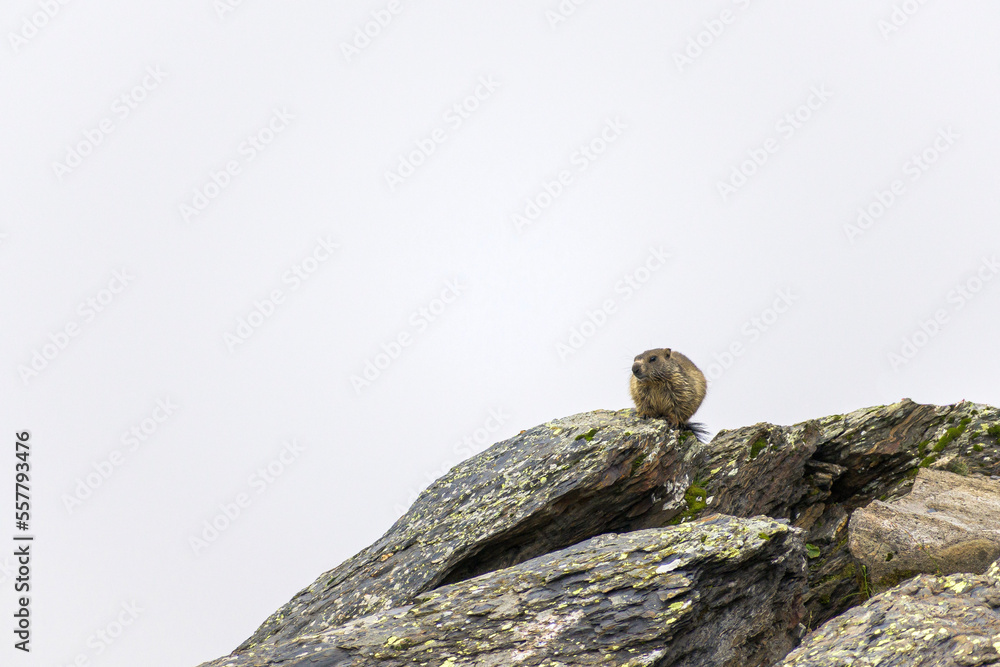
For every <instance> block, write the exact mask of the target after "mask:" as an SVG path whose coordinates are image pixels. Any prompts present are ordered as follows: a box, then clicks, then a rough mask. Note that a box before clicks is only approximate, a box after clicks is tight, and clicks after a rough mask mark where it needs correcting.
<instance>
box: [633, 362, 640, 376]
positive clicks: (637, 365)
mask: <svg viewBox="0 0 1000 667" xmlns="http://www.w3.org/2000/svg"><path fill="white" fill-rule="evenodd" d="M640 368H642V364H640V363H639V362H638V361H637V362H635V363H634V364H632V375H634V376H636V377H640V375H639V369H640Z"/></svg>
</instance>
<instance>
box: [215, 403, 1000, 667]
mask: <svg viewBox="0 0 1000 667" xmlns="http://www.w3.org/2000/svg"><path fill="white" fill-rule="evenodd" d="M998 436H1000V411H998V410H997V409H996V408H992V407H989V406H984V405H977V404H974V403H966V402H963V403H959V404H956V405H953V406H930V405H918V404H916V403H913V402H912V401H909V400H904V401H901V402H900V403H896V404H893V405H888V406H879V407H874V408H866V409H863V410H858V411H855V412H853V413H850V414H847V415H836V416H832V417H827V418H824V419H820V420H810V421H806V422H802V423H800V424H795V425H792V426H775V425H772V424H757V425H754V426H748V427H744V428H740V429H736V430H732V431H722V432H720V433H719V434H718V435H717V436H716V438H715V439H714V440H713V441H712V442H711V443H707V444H704V443H699V442H698V441H697V440H696V439H695V437H694V436H693V435H692V434H690V433H688V432H686V431H678V430H676V429H672V428H670V427H669V426H667V424H666V423H665V422H664V421H663V420H655V419H651V420H641V419H638V418H637V417H635V415H634V412H633V411H632V410H620V411H618V412H611V411H606V410H599V411H595V412H590V413H584V414H580V415H575V416H573V417H569V418H566V419H560V420H555V421H552V422H549V423H547V424H543V425H541V426H537V427H535V428H532V429H530V430H528V431H524V432H522V433H521V434H519V435H517V436H515V437H513V438H511V439H509V440H506V441H504V442H501V443H497V444H496V445H494V446H492V447H491V448H489V449H488V450H486V451H484V452H481V453H480V454H478V455H476V456H474V457H472V458H470V459H468V460H466V461H464V462H462V463H460V464H459V465H457V466H455V467H454V468H452V469H451V470H450V471H449V472H448V473H447V474H446V475H445V476H443V477H442V478H441V479H439V480H437V481H436V482H435V483H434V484H432V485H431V486H430V487H428V488H427V489H426V490H425V491H424V492H423V493H422V494H421V495H420V496H419V497H418V498H417V500H416V502H414V504H413V506H412V507H411V508H410V509H409V510H408V511H407V513H406V514H405V515H403V516H402V517H400V519H399V520H398V521H397V522H396V523H395V525H393V526H392V527H391V528H390V529H389V530H388V532H386V534H385V535H383V536H382V537H381V538H380V539H379V540H378V541H377V542H375V543H374V544H372V545H371V546H369V547H368V548H366V549H364V550H363V551H361V552H360V553H358V554H357V555H355V556H354V557H352V558H350V559H348V560H347V561H345V562H344V563H342V564H341V565H339V566H337V567H336V568H334V569H333V570H330V571H329V572H326V573H324V574H323V575H322V576H320V577H319V578H318V579H317V580H316V581H315V582H314V583H313V584H311V585H310V586H308V587H307V588H305V589H304V590H302V591H300V592H299V593H298V594H297V595H296V596H295V597H294V598H293V599H292V600H291V601H289V602H288V603H287V604H286V605H284V606H283V607H282V608H281V609H279V610H278V611H277V612H275V613H274V614H273V615H272V616H271V617H270V618H268V619H267V620H266V621H265V622H264V623H263V624H262V625H261V627H260V628H258V630H257V631H256V632H255V633H254V634H253V636H251V637H250V638H249V639H248V640H246V641H245V642H244V643H243V644H242V645H241V646H239V647H238V648H237V649H236V651H235V652H234V655H233V656H232V657H231V658H228V659H224V660H223V661H217V662H216V663H213V664H220V665H221V664H257V663H253V662H252V660H254V659H256V658H254V656H263V655H278V654H279V653H280V654H281V655H286V656H291V655H292V653H288V652H285V653H282V652H283V651H286V650H287V651H293V652H294V651H295V650H297V649H295V648H294V647H296V646H298V647H299V648H302V647H303V646H305V644H302V642H305V643H306V644H308V643H309V642H315V641H319V640H318V639H316V637H319V636H327V635H329V636H331V637H332V636H334V635H335V634H336V633H337V632H339V631H340V629H342V628H346V627H348V625H350V627H352V628H358V627H361V626H360V625H358V624H359V623H362V621H361V620H360V619H368V620H372V619H376V618H379V619H383V620H381V621H379V623H385V624H390V625H391V622H390V621H389V620H388V618H389V617H393V616H394V615H395V616H398V615H400V614H408V613H410V609H411V605H417V607H421V608H423V607H422V605H424V604H431V601H432V600H433V599H437V598H426V597H423V596H427V595H432V594H433V592H436V591H439V590H442V587H447V586H449V585H452V586H458V585H460V584H463V583H464V582H467V581H469V580H471V579H473V578H474V577H477V576H479V575H484V576H485V575H489V574H491V573H497V576H499V573H501V572H506V571H509V569H510V568H514V567H516V566H518V565H519V564H523V563H525V562H526V561H529V560H531V559H535V558H537V557H545V555H546V554H553V557H555V555H554V552H559V551H560V550H563V549H566V548H568V547H571V546H572V545H575V544H579V543H581V542H583V541H584V540H588V539H590V538H592V537H594V536H598V535H602V534H606V533H627V532H630V531H640V530H643V529H648V528H658V527H663V526H667V525H670V524H681V525H684V524H686V523H689V522H698V521H699V520H700V519H701V518H704V517H705V516H707V515H709V514H713V513H719V514H726V515H734V516H739V517H750V516H756V515H762V514H764V515H768V516H770V517H772V518H775V519H782V520H786V521H788V522H791V523H792V524H793V525H794V526H795V527H797V528H800V529H801V530H802V531H803V533H804V536H805V541H806V542H807V543H808V544H807V545H806V551H807V553H808V555H809V557H810V560H809V567H808V580H809V590H808V592H806V594H805V596H804V598H803V602H804V604H805V609H806V619H807V620H808V623H809V624H810V625H818V624H820V623H822V622H824V621H826V620H827V619H830V618H832V617H834V616H836V615H837V614H840V613H841V612H843V611H844V610H846V609H848V608H850V607H852V606H853V605H856V604H858V603H859V602H861V601H863V599H864V598H863V595H862V592H863V590H864V582H865V580H864V578H863V577H861V576H860V572H859V571H858V570H857V568H856V566H855V559H854V557H853V556H852V555H851V553H850V551H849V550H848V548H847V541H848V539H847V538H848V522H849V519H850V516H851V513H852V512H853V511H854V510H855V509H857V508H859V507H864V506H867V505H868V504H869V503H871V502H872V501H873V500H875V499H880V500H882V501H884V502H890V501H893V500H895V499H897V498H900V497H902V496H903V495H905V494H906V493H908V492H909V490H910V488H911V487H912V485H913V482H914V478H915V477H916V475H917V472H918V471H919V470H920V469H921V468H922V467H923V468H931V469H935V468H947V469H953V470H959V471H961V472H968V473H973V474H984V475H989V474H1000V443H998ZM731 576H732V577H733V581H739V580H740V579H739V577H740V576H741V573H740V572H738V571H737V572H733V573H732V575H731ZM448 590H451V589H450V588H449V589H448ZM456 590H457V589H456ZM463 590H464V589H463ZM692 594H694V593H692ZM525 595H528V594H527V593H525ZM712 595H713V593H712V591H710V590H708V589H704V588H699V589H698V590H697V596H698V597H699V598H703V597H705V596H708V597H711V596H712ZM403 608H405V610H404V611H399V610H400V609H403ZM435 613H436V612H435ZM441 613H444V612H441ZM472 616H475V614H473V615H472ZM397 620H398V619H397ZM365 622H368V621H367V620H366V621H365ZM719 623H721V621H720V622H719ZM351 624H353V625H351ZM362 625H363V623H362ZM380 627H381V626H380ZM385 627H388V625H386V626H385ZM727 627H728V626H726V625H725V623H721V624H718V623H717V627H715V628H714V629H712V628H709V627H707V626H706V627H704V628H703V629H699V630H698V633H700V634H699V636H706V637H708V636H712V637H716V638H717V637H722V636H724V635H725V633H726V632H728V630H727ZM352 632H353V630H352ZM428 632H429V630H428ZM331 633H332V634H331ZM713 633H714V634H713ZM625 634H628V632H627V630H626V631H625ZM777 634H780V633H777ZM777 634H776V635H775V636H777ZM338 636H339V635H338ZM352 636H353V635H352ZM560 636H562V635H560ZM782 636H783V635H782ZM330 641H334V640H330ZM336 641H340V640H339V639H338V640H336ZM351 641H353V640H351ZM358 641H361V640H358ZM439 641H445V640H444V639H442V640H439ZM576 641H578V642H583V639H582V638H577V640H576ZM623 641H624V640H623ZM748 641H749V642H750V644H751V645H753V642H754V641H756V640H748ZM782 641H783V640H779V639H775V640H774V641H773V642H772V643H773V645H774V646H778V647H780V646H784V644H782ZM362 645H363V642H362V643H361V644H358V646H362ZM310 646H311V644H310ZM372 646H374V645H372ZM786 648H787V646H786ZM303 650H304V649H303ZM310 650H311V649H310ZM324 650H326V649H324ZM329 650H331V651H332V650H333V649H329ZM338 650H341V651H346V649H343V648H341V649H338ZM372 650H374V649H372ZM665 650H667V649H665ZM762 650H763V649H762ZM358 651H361V649H360V648H359V649H358ZM766 652H768V653H769V654H771V653H774V655H775V656H777V657H780V656H778V652H775V651H772V649H770V648H769V649H767V651H766ZM295 655H298V654H295ZM324 655H325V656H326V657H324V658H323V660H324V661H325V662H324V663H322V664H330V665H332V664H337V663H336V661H335V660H334V657H333V654H330V655H327V654H325V653H324ZM343 655H345V656H348V657H350V656H356V655H362V653H358V652H357V651H356V652H355V653H350V651H347V653H344V654H343ZM364 655H367V654H364ZM748 655H749V654H748ZM754 655H756V653H754ZM342 657H343V656H342ZM633 657H635V656H633ZM777 657H776V658H775V659H777ZM344 659H345V660H346V659H348V658H346V657H345V658H344ZM350 659H351V660H353V659H354V658H353V657H351V658H350ZM747 659H751V658H747ZM752 659H756V658H752ZM241 660H251V662H240V661H241ZM234 661H235V662H234ZM289 664H291V663H289ZM315 664H317V665H318V664H321V663H315ZM345 664H350V663H345ZM483 664H487V663H483ZM581 664H582V663H581ZM615 664H617V663H615ZM623 664H625V663H623ZM634 664H641V663H634ZM657 664H658V665H666V664H668V663H666V662H664V663H657ZM677 664H687V663H684V662H679V663H677ZM692 664H693V663H692ZM699 664H700V663H699ZM706 664H708V663H706ZM733 664H734V665H735V664H739V663H733Z"/></svg>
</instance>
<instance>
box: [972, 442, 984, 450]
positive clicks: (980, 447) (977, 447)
mask: <svg viewBox="0 0 1000 667" xmlns="http://www.w3.org/2000/svg"><path fill="white" fill-rule="evenodd" d="M972 451H974V452H981V451H983V446H982V445H980V444H979V443H978V442H977V443H976V444H974V445H973V446H972Z"/></svg>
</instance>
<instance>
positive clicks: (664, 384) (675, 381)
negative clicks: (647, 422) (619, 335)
mask: <svg viewBox="0 0 1000 667" xmlns="http://www.w3.org/2000/svg"><path fill="white" fill-rule="evenodd" d="M705 388H706V383H705V376H704V375H703V374H702V372H701V371H700V370H698V367H697V366H695V365H694V362H692V361H691V360H690V359H688V358H687V357H685V356H684V355H683V354H681V353H680V352H676V351H674V350H671V349H670V348H660V349H656V350H646V351H645V352H643V353H642V354H640V355H638V356H637V357H636V358H635V362H634V363H633V364H632V377H631V378H629V392H630V393H631V394H632V400H633V401H635V409H636V412H637V413H638V415H639V416H640V417H642V418H643V419H646V418H649V417H663V418H664V419H666V420H667V421H668V422H669V423H670V424H671V425H673V426H680V425H681V424H684V423H685V422H687V420H688V419H690V418H691V415H693V414H694V413H695V411H696V410H697V409H698V406H700V405H701V402H702V400H704V398H705Z"/></svg>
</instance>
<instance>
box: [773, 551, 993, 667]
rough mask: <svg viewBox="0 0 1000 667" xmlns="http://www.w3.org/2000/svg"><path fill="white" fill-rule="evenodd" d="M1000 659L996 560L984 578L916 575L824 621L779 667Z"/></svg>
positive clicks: (946, 666)
mask: <svg viewBox="0 0 1000 667" xmlns="http://www.w3.org/2000/svg"><path fill="white" fill-rule="evenodd" d="M998 662H1000V562H996V563H994V564H993V565H991V566H990V569H989V570H988V571H987V573H986V574H985V575H973V574H953V575H947V576H934V575H929V574H921V575H919V576H917V577H915V578H913V579H910V580H909V581H907V582H905V583H903V584H901V585H899V586H897V587H896V588H893V589H892V590H889V591H886V592H885V593H882V594H881V595H877V596H875V597H873V598H872V599H871V600H869V601H868V602H866V603H865V604H864V605H862V606H860V607H855V608H853V609H851V610H850V611H848V612H846V613H844V614H842V615H841V616H838V617H837V618H835V619H833V620H831V621H828V622H827V623H826V624H824V625H823V626H822V627H821V628H819V629H818V630H816V631H815V632H813V633H812V634H810V635H809V636H807V637H806V638H805V640H804V641H803V642H802V645H801V646H800V647H799V648H797V649H795V650H794V651H793V652H792V653H791V654H789V656H788V657H787V658H786V659H785V661H784V662H782V663H781V664H782V665H783V666H785V667H793V666H794V667H843V666H845V665H857V666H858V667H862V666H866V665H867V666H874V665H878V666H879V667H904V666H905V667H918V666H924V665H926V666H927V667H931V666H934V667H953V666H956V667H957V666H959V665H992V664H996V663H998Z"/></svg>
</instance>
